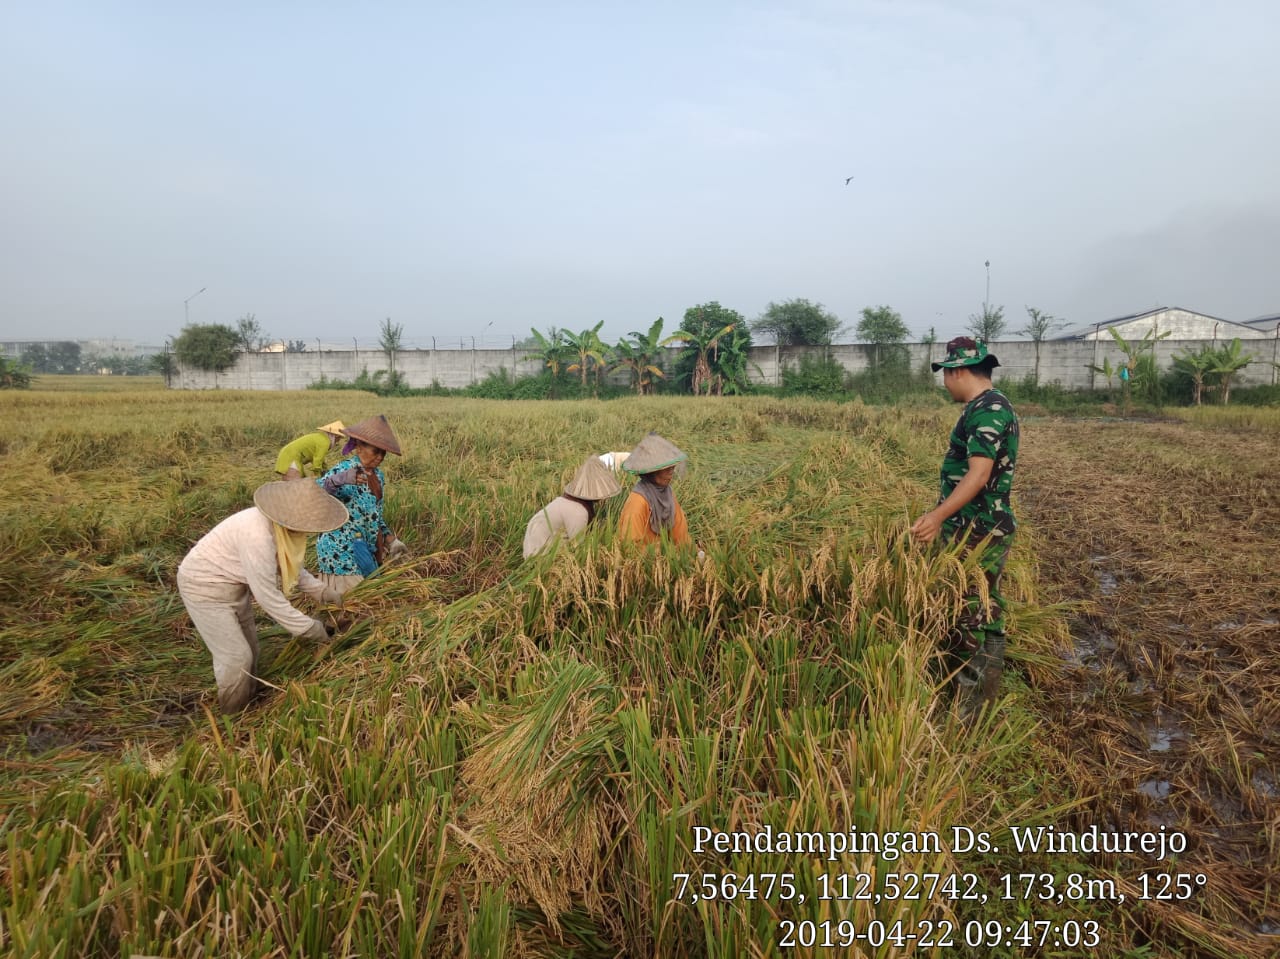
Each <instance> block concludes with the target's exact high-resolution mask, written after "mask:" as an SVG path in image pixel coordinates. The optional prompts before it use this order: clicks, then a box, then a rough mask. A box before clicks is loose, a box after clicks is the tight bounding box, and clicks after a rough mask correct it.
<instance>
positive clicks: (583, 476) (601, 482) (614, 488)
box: [564, 456, 622, 500]
mask: <svg viewBox="0 0 1280 959" xmlns="http://www.w3.org/2000/svg"><path fill="white" fill-rule="evenodd" d="M564 491H565V492H566V493H568V494H569V495H570V496H576V497H577V498H578V499H589V500H598V499H608V498H609V497H610V496H617V495H618V494H619V493H621V492H622V484H621V483H619V482H618V477H616V476H615V475H614V474H613V470H611V469H609V467H607V466H605V465H604V464H603V463H601V462H600V459H599V457H596V456H592V457H589V458H588V459H587V461H586V462H585V463H583V464H582V465H581V466H579V467H578V470H577V472H576V473H574V474H573V479H571V480H569V483H568V485H566V486H565V488H564Z"/></svg>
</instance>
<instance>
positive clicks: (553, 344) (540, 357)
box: [524, 326, 567, 379]
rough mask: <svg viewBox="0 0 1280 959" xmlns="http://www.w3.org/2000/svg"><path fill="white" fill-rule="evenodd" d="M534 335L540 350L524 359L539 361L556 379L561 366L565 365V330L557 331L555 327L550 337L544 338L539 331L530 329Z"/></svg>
mask: <svg viewBox="0 0 1280 959" xmlns="http://www.w3.org/2000/svg"><path fill="white" fill-rule="evenodd" d="M529 332H530V333H532V334H533V339H534V342H536V343H537V344H538V349H537V351H536V352H534V353H529V354H528V355H526V356H525V357H524V359H526V360H537V361H538V362H540V363H541V364H542V365H543V366H544V367H546V368H547V369H549V370H550V371H551V376H552V378H553V379H554V378H555V377H557V376H559V375H560V367H561V364H563V363H564V359H565V352H566V349H567V347H566V345H565V336H564V330H557V329H556V328H555V327H554V326H553V327H552V328H551V330H550V335H548V336H544V335H543V334H541V333H539V332H538V331H537V330H535V329H532V328H530V330H529Z"/></svg>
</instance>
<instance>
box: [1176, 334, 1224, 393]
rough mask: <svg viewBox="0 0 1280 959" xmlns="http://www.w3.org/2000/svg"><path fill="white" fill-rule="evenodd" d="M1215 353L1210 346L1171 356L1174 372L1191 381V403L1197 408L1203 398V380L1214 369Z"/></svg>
mask: <svg viewBox="0 0 1280 959" xmlns="http://www.w3.org/2000/svg"><path fill="white" fill-rule="evenodd" d="M1216 352H1217V351H1216V350H1214V348H1213V347H1212V346H1207V345H1206V346H1202V347H1200V349H1199V350H1196V351H1195V352H1194V353H1193V352H1192V351H1191V350H1189V349H1188V350H1186V351H1185V352H1183V353H1175V354H1174V355H1173V368H1174V370H1175V372H1178V373H1181V374H1182V375H1183V376H1185V377H1186V378H1187V379H1188V380H1190V381H1191V402H1193V403H1195V405H1196V406H1199V405H1200V403H1201V399H1202V397H1203V396H1204V385H1205V379H1206V377H1207V376H1208V375H1209V371H1210V370H1212V369H1213V367H1214V354H1215V353H1216Z"/></svg>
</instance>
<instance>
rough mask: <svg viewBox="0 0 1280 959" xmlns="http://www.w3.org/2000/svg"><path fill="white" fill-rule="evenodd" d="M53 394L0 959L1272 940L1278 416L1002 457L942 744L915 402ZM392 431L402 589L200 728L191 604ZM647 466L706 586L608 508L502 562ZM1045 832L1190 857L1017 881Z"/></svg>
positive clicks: (1176, 951)
mask: <svg viewBox="0 0 1280 959" xmlns="http://www.w3.org/2000/svg"><path fill="white" fill-rule="evenodd" d="M42 379H48V378H42ZM41 385H42V383H41V382H38V383H37V387H38V388H37V389H35V390H32V391H31V392H22V393H12V392H6V393H3V394H0V412H3V414H4V416H5V422H6V423H7V424H8V429H6V431H5V434H4V436H3V438H0V466H2V467H3V468H4V470H5V472H6V474H7V475H8V476H10V477H11V479H12V480H13V487H14V489H13V490H12V492H11V494H10V496H9V497H8V498H7V500H6V504H5V506H4V508H3V512H2V513H0V586H2V587H3V589H2V590H0V757H2V759H0V761H2V763H3V765H2V766H0V815H2V816H3V819H2V820H0V955H4V956H15V957H16V956H23V957H27V956H30V957H35V956H40V957H44V956H50V957H74V956H131V955H139V956H182V957H188V956H202V957H229V956H253V957H258V956H271V957H277V956H278V957H293V956H299V957H302V956H377V957H383V956H406V957H407V956H420V955H430V956H559V957H569V956H574V957H596V956H599V957H605V956H716V957H736V956H770V955H782V954H799V955H817V954H831V953H832V951H833V949H834V948H836V947H840V946H847V948H846V949H844V950H843V952H844V953H845V954H851V955H865V956H878V957H887V956H907V955H917V954H919V955H936V956H943V955H948V956H949V955H959V956H964V955H974V956H977V955H1011V956H1012V955H1017V956H1054V955H1081V954H1084V953H1085V952H1089V953H1092V954H1096V955H1101V956H1116V957H1120V956H1131V957H1143V956H1166V955H1182V956H1233V957H1235V956H1241V957H1263V956H1268V955H1274V954H1275V952H1276V948H1277V945H1278V944H1280V939H1277V938H1276V935H1275V934H1276V933H1278V932H1280V904H1278V902H1277V897H1278V895H1280V885H1277V878H1278V877H1277V871H1276V870H1277V867H1276V863H1277V862H1280V795H1278V794H1277V790H1276V783H1277V781H1278V780H1277V776H1278V775H1280V742H1278V741H1277V736H1278V733H1277V730H1280V722H1278V720H1280V690H1278V689H1277V684H1278V683H1280V680H1277V677H1278V676H1280V661H1278V660H1280V643H1277V642H1276V640H1277V639H1278V638H1280V636H1278V635H1277V627H1276V622H1277V616H1280V597H1278V596H1277V581H1276V577H1275V575H1274V573H1273V572H1272V570H1273V568H1274V557H1273V554H1274V552H1275V545H1276V537H1275V530H1276V529H1277V521H1278V520H1280V494H1278V493H1277V491H1276V489H1275V484H1274V482H1273V481H1272V477H1271V472H1272V470H1273V469H1274V464H1275V462H1276V461H1277V455H1278V454H1280V448H1278V447H1280V415H1278V414H1277V411H1275V410H1269V411H1262V412H1259V411H1249V413H1248V416H1247V418H1246V417H1244V416H1243V415H1242V414H1239V413H1237V412H1235V411H1231V412H1230V414H1228V415H1227V416H1223V415H1222V414H1220V413H1215V411H1210V410H1204V411H1194V412H1189V413H1188V414H1186V416H1185V417H1184V418H1183V419H1180V420H1168V421H1163V422H1107V423H1096V422H1084V421H1060V420H1052V419H1042V418H1037V417H1028V418H1027V421H1026V422H1025V424H1024V434H1023V435H1024V439H1023V464H1022V467H1021V469H1020V472H1019V480H1018V486H1019V494H1018V496H1017V498H1016V500H1015V505H1016V507H1017V508H1018V509H1019V511H1020V516H1021V517H1022V519H1023V530H1022V532H1021V533H1020V536H1019V542H1018V546H1017V548H1016V549H1015V553H1014V558H1013V560H1012V561H1011V564H1010V567H1009V570H1008V573H1007V580H1008V583H1007V587H1006V593H1007V594H1008V595H1010V597H1011V599H1012V600H1013V608H1012V613H1011V644H1010V646H1011V651H1012V655H1013V657H1014V661H1013V663H1012V665H1011V668H1010V669H1008V670H1007V671H1006V678H1005V687H1004V690H1003V692H1004V697H1003V700H1002V702H1001V704H1000V708H999V709H998V711H997V712H996V713H995V714H994V715H993V716H992V717H990V718H989V719H988V720H987V721H986V722H985V723H984V724H983V725H981V726H980V727H979V728H975V729H965V728H964V727H963V726H962V725H960V724H959V723H957V722H956V721H955V719H954V718H953V716H952V715H951V713H950V711H949V709H948V708H947V707H946V704H945V700H944V699H943V698H942V697H940V696H939V695H938V693H937V690H936V688H935V686H936V683H937V679H936V678H935V675H934V673H933V671H932V670H931V668H930V660H931V653H932V650H933V648H934V644H935V642H936V640H937V638H938V637H939V636H940V635H941V634H942V633H943V632H944V631H945V629H946V627H947V624H948V623H949V621H950V619H951V618H952V617H953V616H954V614H955V612H956V610H957V609H958V608H959V604H960V597H961V596H962V594H963V592H964V590H965V588H966V586H967V585H968V584H969V583H970V582H971V581H974V580H975V578H976V577H977V576H978V575H979V574H978V571H976V570H975V569H973V568H971V567H970V566H967V565H966V564H965V563H963V562H961V561H960V560H958V559H957V558H956V557H955V556H954V555H951V554H949V553H947V552H946V551H936V550H928V549H922V548H920V547H917V546H915V545H913V544H912V543H911V542H910V541H909V540H908V539H907V538H906V537H905V535H904V531H905V528H906V526H907V525H908V523H909V521H910V519H911V518H914V516H916V515H918V514H919V513H920V512H921V511H923V510H924V509H925V508H927V507H928V506H929V505H932V501H933V497H934V486H935V482H936V473H937V468H938V464H939V461H940V458H941V454H942V451H943V446H944V443H945V437H946V434H947V431H948V430H949V428H950V426H951V423H952V422H953V420H954V416H955V413H956V410H955V408H954V407H951V406H949V405H946V404H944V403H943V402H942V401H941V400H939V401H938V403H937V404H936V405H927V406H921V407H913V408H898V409H884V408H871V407H864V406H862V405H859V404H853V405H844V406H837V405H833V404H827V403H822V402H817V401H802V400H787V401H781V400H775V399H767V398H752V397H748V398H739V399H716V400H701V401H699V400H694V399H677V398H664V397H652V398H644V399H640V398H636V399H628V400H625V401H613V402H592V401H584V402H560V403H534V402H529V403H515V402H509V403H500V402H486V401H479V400H455V399H429V398H410V399H379V398H377V397H375V396H372V395H370V394H362V393H353V392H334V393H323V392H307V393H235V392H212V393H177V392H168V391H165V390H163V389H157V388H155V386H156V384H155V383H153V382H152V383H147V384H142V385H144V387H145V388H143V389H137V390H132V389H131V390H124V391H117V392H110V393H107V392H90V391H87V390H77V389H63V390H58V391H49V390H41V389H39V387H40V386H41ZM46 385H47V384H46ZM62 385H67V384H62ZM378 412H385V413H387V414H388V416H389V417H390V419H391V420H392V422H393V424H394V425H395V428H396V430H397V432H398V434H399V436H400V439H401V442H402V445H403V446H404V448H405V451H406V452H405V456H404V457H403V458H399V459H397V458H394V457H390V458H389V462H388V463H387V464H386V469H387V473H388V485H387V499H388V508H387V512H388V518H389V520H390V522H391V525H392V527H393V528H395V529H396V531H397V532H398V533H399V534H400V536H401V538H402V539H404V540H405V541H406V543H408V544H409V546H410V547H411V550H412V558H411V559H410V560H409V561H408V562H406V563H404V564H402V565H399V566H396V567H394V568H391V569H388V570H385V571H383V572H382V573H380V574H379V575H377V576H375V577H373V578H371V579H370V580H368V581H366V582H365V583H364V584H362V586H361V587H359V589H358V590H357V591H356V592H355V593H354V594H352V596H351V598H350V601H349V603H348V606H347V608H346V609H345V610H343V611H341V612H337V613H335V612H334V611H324V612H323V615H327V616H331V617H333V618H334V621H335V622H336V623H337V624H338V625H339V626H340V627H342V631H341V632H340V634H339V635H338V637H337V638H336V639H335V641H333V642H332V643H329V644H323V645H320V644H313V643H307V642H304V641H300V640H295V639H292V638H290V637H289V636H288V635H287V634H285V633H284V632H283V631H282V630H280V629H279V628H278V627H275V626H274V624H271V623H270V621H269V620H266V619H265V618H261V617H260V619H259V625H260V630H261V635H262V639H263V660H264V662H263V665H262V670H263V678H264V679H265V680H266V681H267V682H269V683H270V684H271V685H272V686H273V687H274V690H273V691H272V692H271V693H270V694H269V695H268V696H266V697H264V698H262V699H261V700H259V701H258V702H257V703H255V705H254V706H253V707H251V708H250V709H249V710H248V711H247V712H246V713H245V714H244V715H242V716H241V717H239V718H238V719H237V720H236V721H235V722H232V721H230V720H228V719H226V718H223V717H220V716H219V715H217V711H216V700H215V698H214V695H213V681H212V675H211V670H210V667H209V660H208V654H207V652H206V650H205V649H204V647H203V645H202V644H201V642H200V640H199V638H198V637H197V636H196V635H195V633H194V631H193V630H192V628H191V625H190V622H189V620H188V619H187V617H186V615H185V612H184V610H183V608H182V605H181V602H180V601H179V600H178V597H177V593H176V591H175V589H174V586H173V580H174V573H175V570H176V568H177V564H178V563H179V561H180V560H181V558H182V556H183V555H184V554H185V552H186V550H187V549H188V548H189V547H190V545H191V544H192V543H193V542H194V541H195V540H196V539H198V538H199V537H200V536H201V535H203V533H205V532H206V531H207V530H208V529H210V528H211V527H212V526H213V525H215V524H216V523H217V522H218V521H220V520H221V519H223V518H224V517H225V516H227V515H229V514H230V513H232V512H234V511H236V510H238V509H241V508H243V507H244V506H246V505H248V504H249V503H250V502H251V496H252V491H253V489H254V488H255V487H256V486H257V485H259V484H260V483H261V482H264V481H265V480H267V479H269V478H271V469H272V464H273V460H274V455H275V452H276V451H277V450H278V448H279V447H280V446H281V445H282V444H283V443H284V442H286V441H287V440H289V439H291V438H292V437H293V436H295V435H297V434H298V433H300V432H302V431H304V430H306V429H309V428H312V427H314V426H316V425H318V424H320V423H322V422H326V421H328V420H331V419H333V418H342V419H344V420H346V421H347V422H353V421H356V420H358V419H360V418H362V417H364V416H367V415H371V414H374V413H378ZM1230 417H1235V418H1234V419H1232V418H1230ZM650 429H657V430H659V431H660V432H662V433H664V435H667V436H669V437H670V438H671V439H673V440H674V441H675V442H676V443H677V444H679V445H680V446H681V447H682V448H683V449H685V450H686V451H687V452H688V453H689V455H690V461H691V462H690V468H689V470H688V472H687V473H686V475H684V476H683V477H682V478H681V479H678V480H677V481H676V490H677V495H678V496H679V498H680V501H681V503H682V505H683V506H684V508H685V510H686V512H687V513H688V516H689V520H690V526H691V529H692V531H693V534H694V536H695V538H696V539H697V540H699V542H700V543H701V544H702V545H703V547H704V548H705V549H706V551H707V554H708V559H707V562H706V563H705V564H703V565H699V564H698V563H697V562H696V560H694V559H693V558H692V557H691V556H689V555H687V554H683V553H681V552H679V551H675V552H665V553H664V552H659V553H653V554H648V553H643V552H641V553H636V552H632V551H628V550H626V549H623V548H622V547H621V546H620V545H618V544H615V543H614V542H613V540H612V536H611V529H610V524H609V521H610V519H612V518H613V517H614V516H615V515H616V511H617V507H618V505H620V504H616V503H615V504H613V506H612V507H611V509H610V510H609V511H606V514H605V515H604V516H603V517H602V518H601V520H600V521H599V522H598V524H597V525H598V528H597V529H596V530H595V532H594V533H592V534H591V535H590V536H588V537H587V539H586V541H585V542H583V543H581V544H577V545H575V547H574V548H572V549H563V550H561V551H560V552H559V553H558V554H557V555H555V556H552V557H546V558H543V559H541V560H539V561H536V562H530V563H524V562H522V561H521V560H520V543H521V539H522V537H523V531H524V525H525V522H526V520H527V519H528V517H529V515H530V514H531V513H532V512H533V511H534V510H535V509H537V508H538V507H540V506H541V505H543V504H544V503H545V502H546V501H548V500H549V499H550V498H551V497H552V496H554V495H555V494H556V493H557V492H558V489H559V486H560V485H561V484H562V483H563V482H564V481H565V480H566V479H567V478H568V476H569V475H570V473H571V471H572V469H573V467H574V466H576V465H577V463H578V462H580V461H581V460H582V458H583V457H584V456H585V455H587V454H589V453H593V452H604V451H606V450H610V449H627V448H630V447H631V446H632V445H634V444H635V443H636V442H637V441H638V440H639V439H640V438H641V437H642V436H643V435H644V433H645V432H646V431H648V430H650ZM302 602H308V601H306V600H303V601H302ZM317 612H318V611H317ZM1103 634H1105V635H1106V637H1107V638H1106V640H1105V641H1104V640H1103V639H1102V638H1101V636H1102V635H1103ZM1050 826H1052V827H1054V828H1055V829H1056V830H1058V835H1059V836H1063V835H1066V834H1072V835H1086V836H1087V835H1089V834H1093V835H1095V836H1096V835H1099V834H1102V835H1109V836H1115V835H1120V834H1124V833H1143V834H1147V835H1150V836H1154V837H1161V841H1164V842H1167V841H1168V837H1169V836H1170V835H1171V834H1177V835H1185V836H1186V844H1187V848H1186V850H1185V851H1183V852H1181V853H1177V854H1170V855H1169V856H1168V857H1167V858H1164V859H1160V860H1157V859H1154V858H1152V856H1151V855H1144V854H1142V853H1141V852H1127V853H1125V852H1121V853H1116V852H1104V853H1098V854H1093V853H1089V852H1074V853H1072V852H1051V851H1045V850H1044V849H1043V848H1041V849H1040V850H1039V851H1027V850H1024V851H1021V852H1019V851H1018V850H1017V849H1016V848H1015V845H1016V841H1017V840H1018V838H1019V837H1020V838H1021V841H1023V842H1024V843H1025V842H1026V841H1027V837H1028V836H1037V835H1039V836H1044V835H1048V834H1050V831H1049V830H1048V827H1050ZM1042 827H1043V829H1044V830H1045V831H1044V832H1040V833H1036V832H1035V831H1036V830H1037V829H1041V828H1042ZM717 834H724V835H725V836H726V838H725V840H724V842H725V843H726V844H727V848H726V847H717V846H716V844H715V838H714V837H715V836H716V835H717ZM981 834H987V837H986V838H987V847H986V848H983V847H982V846H981V845H979V844H978V840H979V839H980V838H981ZM788 836H796V837H799V839H798V840H797V841H798V842H799V843H800V845H801V846H802V847H803V848H798V849H797V848H791V849H787V848H785V846H784V844H783V842H782V837H788ZM806 836H807V837H809V839H807V840H806V839H804V837H806ZM819 840H820V841H821V843H822V844H824V845H823V848H824V849H825V848H827V847H828V846H829V845H831V844H834V843H842V844H844V846H845V848H844V851H838V852H835V853H830V852H822V851H815V849H816V848H817V847H815V846H814V845H813V844H814V843H815V842H818V841H819ZM970 840H972V844H971V843H970ZM771 842H772V845H770V843H771ZM805 842H808V843H809V845H808V846H804V843H805ZM876 843H878V844H879V846H880V849H879V851H878V852H877V851H876V850H875V849H874V848H871V846H873V845H875V844H876ZM1175 845H1176V843H1175ZM1201 876H1203V877H1204V881H1203V883H1200V882H1199V881H1198V879H1197V878H1196V877H1201ZM855 936H856V938H854V937H855Z"/></svg>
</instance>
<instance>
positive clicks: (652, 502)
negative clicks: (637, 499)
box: [632, 473, 676, 533]
mask: <svg viewBox="0 0 1280 959" xmlns="http://www.w3.org/2000/svg"><path fill="white" fill-rule="evenodd" d="M652 476H653V474H652V473H646V474H644V475H643V476H641V477H640V482H638V483H636V485H635V486H634V487H632V489H633V490H634V491H635V492H637V493H639V494H640V495H641V496H643V497H644V501H645V502H646V503H648V504H649V529H651V530H652V531H653V532H655V533H661V532H662V531H663V530H664V529H671V527H672V525H673V524H674V523H675V521H676V494H675V493H674V492H673V491H672V489H671V485H670V484H667V485H666V486H659V485H658V484H657V483H655V482H654V481H653V479H652Z"/></svg>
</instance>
